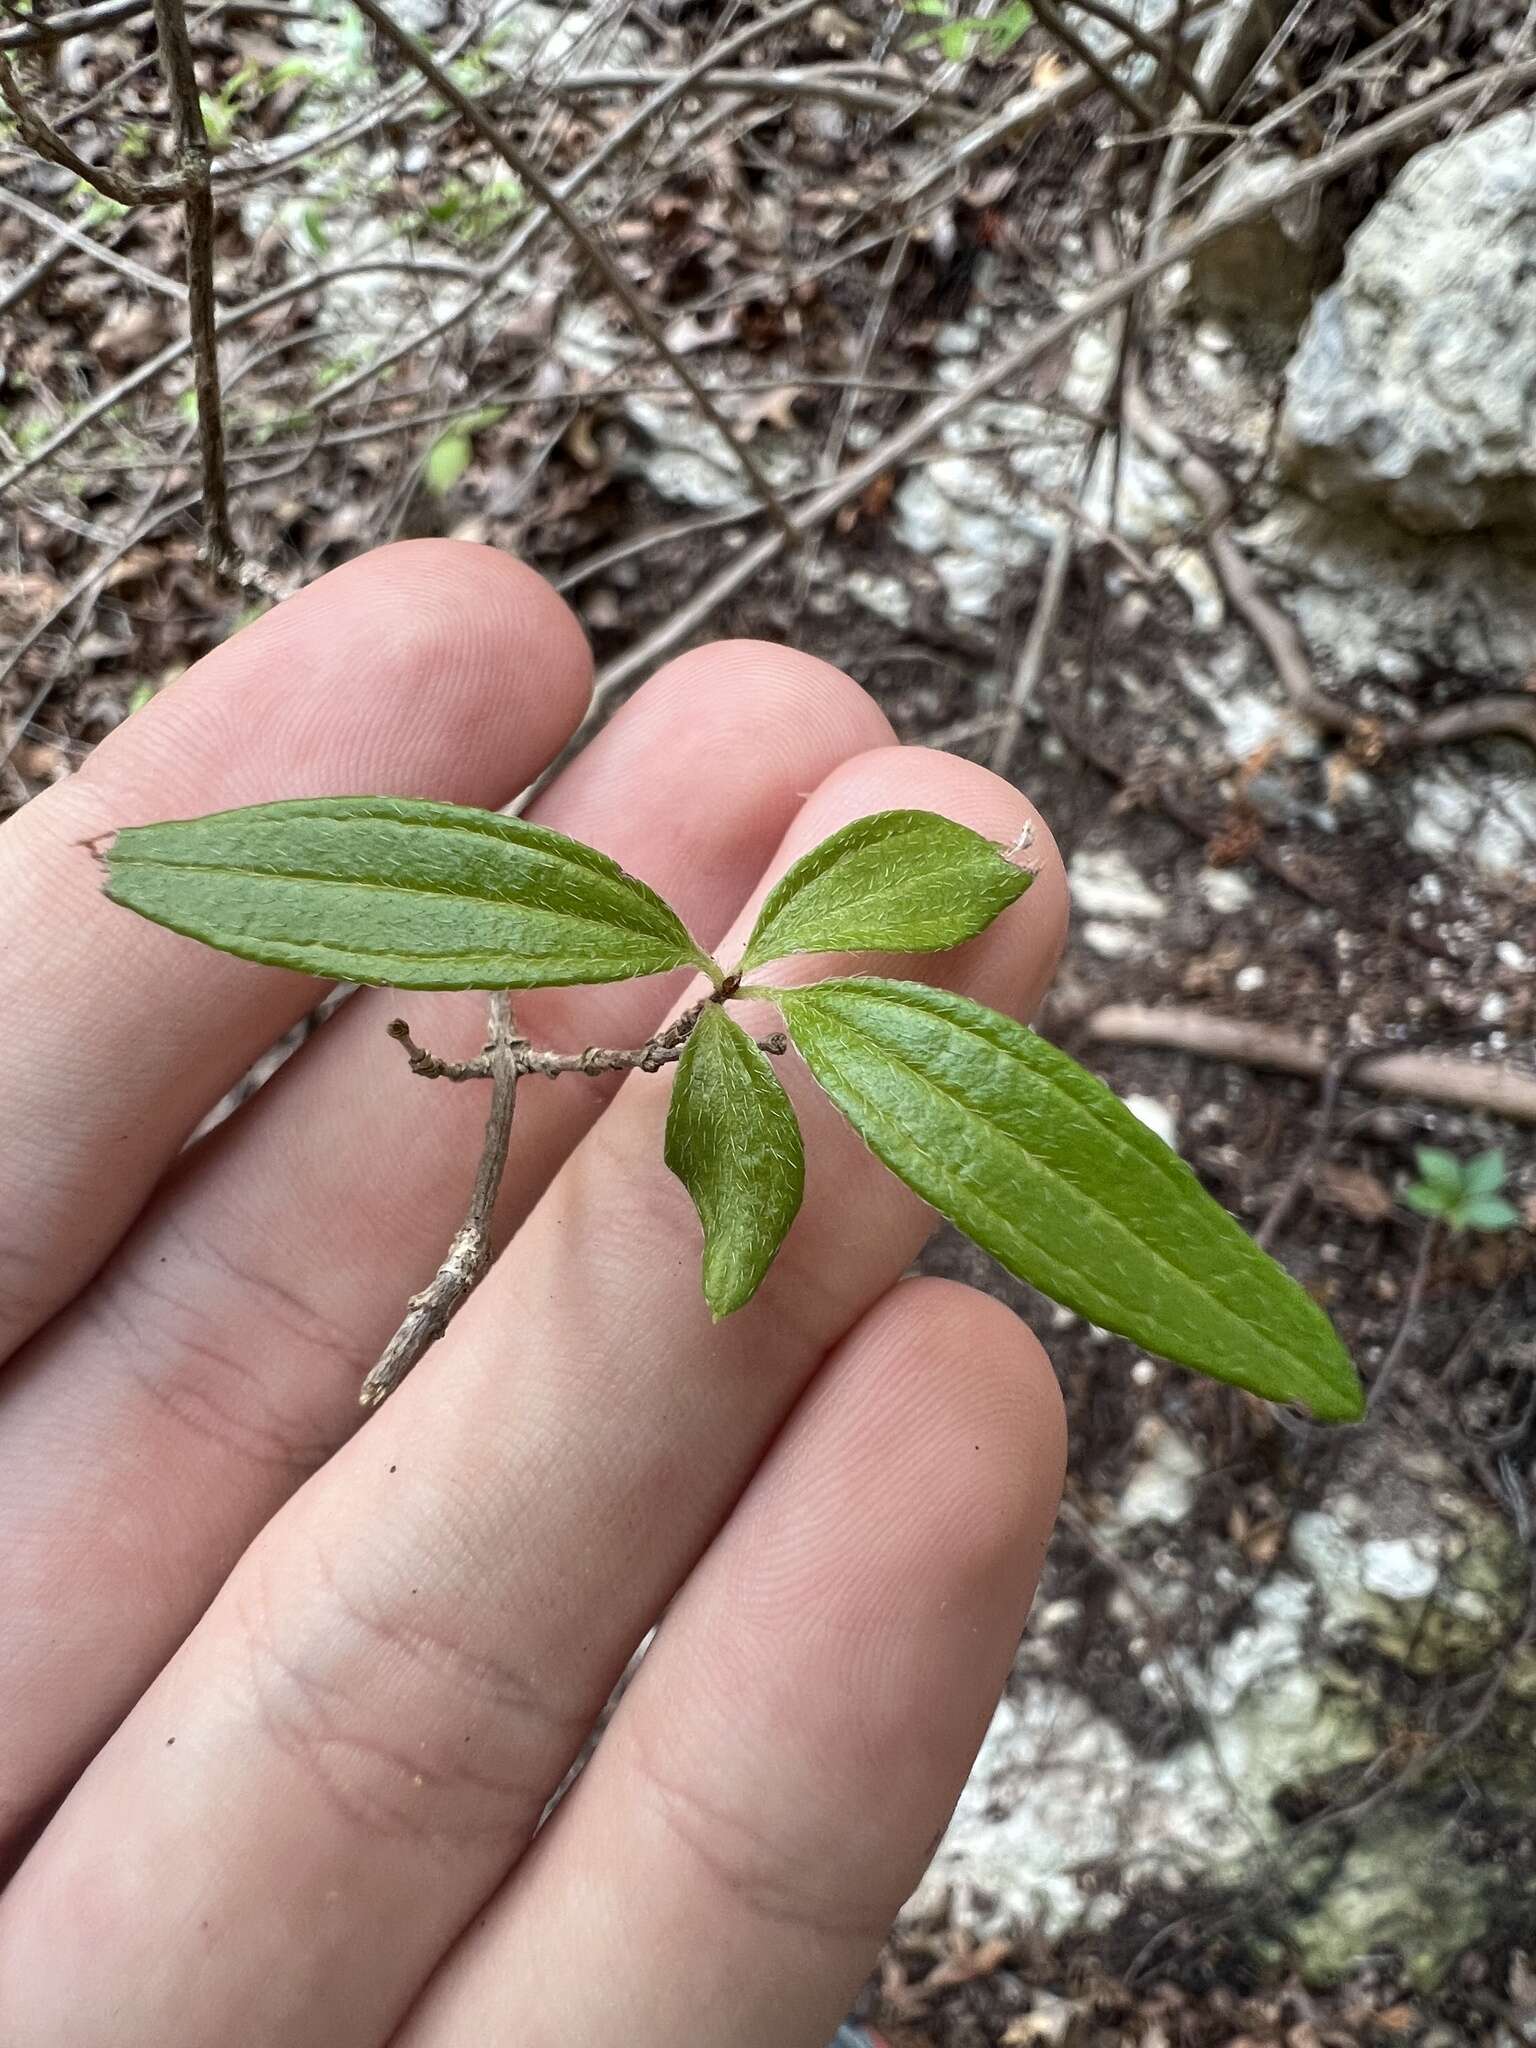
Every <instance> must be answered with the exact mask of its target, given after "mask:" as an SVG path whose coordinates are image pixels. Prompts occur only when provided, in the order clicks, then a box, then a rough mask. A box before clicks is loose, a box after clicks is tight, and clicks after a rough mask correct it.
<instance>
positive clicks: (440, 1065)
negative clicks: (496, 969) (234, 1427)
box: [358, 992, 789, 1408]
mask: <svg viewBox="0 0 1536 2048" xmlns="http://www.w3.org/2000/svg"><path fill="white" fill-rule="evenodd" d="M711 1000H713V999H712V998H710V997H707V996H706V997H705V998H704V999H703V1000H702V1001H700V1002H697V1003H693V1004H691V1005H690V1007H689V1008H688V1009H686V1010H684V1011H682V1012H681V1013H680V1014H679V1015H678V1016H677V1017H675V1018H674V1019H673V1020H672V1022H671V1023H670V1024H668V1025H667V1026H666V1027H665V1028H664V1029H663V1030H661V1031H658V1032H657V1034H656V1036H655V1037H654V1038H652V1039H649V1040H648V1041H647V1042H646V1044H644V1045H639V1046H635V1047H633V1048H630V1049H626V1050H623V1051H620V1050H617V1049H615V1048H613V1047H609V1046H600V1045H590V1046H588V1047H587V1048H586V1050H585V1051H584V1052H546V1051H544V1050H543V1049H541V1048H538V1047H534V1046H531V1045H530V1044H529V1043H528V1041H527V1040H526V1039H525V1038H520V1037H519V1036H518V1035H517V1031H516V1028H515V1026H514V1024H513V1021H512V998H511V996H510V995H508V994H506V993H505V992H502V993H499V994H497V995H493V996H492V997H491V1029H490V1037H489V1039H488V1041H487V1044H486V1048H485V1051H484V1052H483V1053H481V1054H479V1055H478V1056H477V1057H476V1058H475V1059H471V1060H444V1059H439V1058H438V1056H437V1055H436V1054H435V1053H430V1052H428V1051H427V1049H426V1047H425V1046H421V1045H418V1044H417V1043H416V1041H415V1039H414V1038H412V1036H411V1033H410V1027H409V1025H407V1024H406V1023H405V1021H404V1020H403V1018H399V1017H397V1018H396V1019H395V1021H394V1022H393V1023H392V1024H391V1025H390V1026H389V1035H390V1037H391V1038H393V1039H396V1040H398V1041H399V1043H400V1044H401V1045H402V1046H404V1048H405V1052H406V1059H407V1062H408V1064H409V1066H410V1069H411V1072H412V1073H413V1074H419V1075H420V1076H421V1078H422V1079H423V1080H425V1081H489V1082H490V1083H491V1108H490V1114H489V1116H488V1117H487V1119H486V1125H485V1144H484V1147H483V1149H482V1151H481V1154H480V1168H479V1171H478V1172H477V1173H476V1175H475V1187H474V1193H473V1194H472V1195H471V1197H470V1203H469V1214H468V1215H467V1216H466V1217H465V1219H464V1221H463V1223H462V1224H461V1225H460V1226H459V1229H458V1231H457V1232H456V1233H455V1236H454V1240H453V1242H452V1244H451V1245H450V1246H449V1247H448V1254H447V1257H446V1258H445V1259H444V1260H443V1263H442V1264H441V1265H440V1266H439V1267H438V1269H437V1271H436V1273H435V1274H434V1275H433V1276H432V1279H431V1280H430V1281H429V1282H428V1284H427V1285H426V1286H425V1287H424V1288H423V1289H422V1291H421V1293H420V1294H413V1295H412V1296H411V1300H410V1309H409V1313H408V1314H407V1316H406V1318H405V1320H404V1322H403V1323H402V1324H401V1325H400V1327H399V1329H398V1330H397V1331H396V1332H395V1334H394V1336H393V1337H391V1338H390V1340H389V1343H388V1344H387V1345H386V1346H385V1347H384V1351H383V1354H382V1356H381V1357H380V1359H379V1362H378V1364H377V1365H376V1366H375V1367H374V1368H373V1370H372V1372H370V1373H369V1375H368V1377H367V1379H365V1380H364V1381H363V1387H362V1392H361V1393H360V1394H359V1396H358V1400H359V1402H360V1403H361V1405H362V1406H363V1407H364V1408H376V1407H377V1406H378V1405H379V1403H380V1402H381V1401H382V1400H384V1399H385V1398H386V1397H387V1396H388V1395H389V1394H391V1393H392V1392H393V1391H394V1389H395V1388H396V1387H397V1386H399V1384H400V1382H401V1380H403V1379H404V1378H405V1376H406V1374H407V1373H408V1372H409V1371H410V1370H411V1368H412V1366H414V1365H416V1364H418V1363H419V1362H420V1360H421V1359H422V1358H423V1357H424V1356H425V1354H426V1353H427V1352H428V1351H429V1350H430V1349H431V1347H432V1346H433V1345H434V1344H435V1343H436V1342H437V1340H438V1338H439V1337H441V1336H442V1334H443V1332H444V1331H445V1330H446V1329H447V1327H448V1325H449V1323H450V1322H451V1321H452V1320H453V1318H454V1317H455V1316H456V1315H457V1314H458V1312H459V1310H460V1309H461V1308H462V1307H463V1305H464V1303H465V1302H466V1301H467V1300H468V1298H469V1296H470V1295H471V1294H472V1293H473V1292H474V1290H475V1288H476V1287H478V1286H479V1284H480V1282H481V1280H482V1279H483V1278H484V1277H485V1275H486V1273H487V1272H488V1271H489V1270H490V1265H491V1216H492V1212H493V1211H494V1209H495V1207H496V1196H497V1192H498V1191H499V1189H500V1187H501V1177H502V1174H503V1173H504V1172H505V1170H506V1164H507V1149H508V1145H509V1143H510V1141H511V1135H512V1116H513V1111H514V1110H515V1108H516V1106H517V1084H518V1082H519V1081H520V1080H521V1079H522V1077H523V1076H524V1075H525V1074H543V1075H546V1076H548V1077H549V1078H551V1079H553V1078H555V1077H556V1076H558V1075H560V1074H622V1073H630V1072H633V1071H636V1070H638V1071H639V1072H641V1073H645V1074H654V1073H657V1072H658V1071H659V1070H660V1069H661V1068H662V1067H665V1066H670V1065H671V1064H672V1063H673V1062H674V1061H676V1060H679V1059H681V1058H682V1054H683V1047H684V1046H685V1045H686V1044H687V1042H688V1040H689V1038H690V1037H691V1036H692V1035H693V1029H694V1026H695V1025H696V1024H697V1023H698V1021H699V1018H700V1016H701V1015H702V1013H703V1010H704V1007H705V1004H706V1003H707V1002H709V1001H711ZM757 1043H758V1045H759V1046H760V1047H761V1048H762V1050H763V1051H764V1052H767V1053H784V1052H787V1051H788V1049H789V1040H788V1038H787V1037H786V1036H785V1034H784V1033H783V1032H782V1031H777V1032H772V1033H770V1034H769V1035H768V1036H767V1037H765V1038H760V1039H758V1041H757Z"/></svg>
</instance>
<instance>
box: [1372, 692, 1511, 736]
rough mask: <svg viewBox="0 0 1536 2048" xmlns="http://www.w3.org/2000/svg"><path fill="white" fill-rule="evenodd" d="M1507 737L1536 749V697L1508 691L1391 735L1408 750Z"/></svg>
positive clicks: (1434, 714)
mask: <svg viewBox="0 0 1536 2048" xmlns="http://www.w3.org/2000/svg"><path fill="white" fill-rule="evenodd" d="M1500 734H1502V735H1504V736H1505V737H1508V738H1512V739H1521V740H1525V741H1526V742H1527V743H1528V744H1529V745H1530V746H1533V747H1536V697H1528V696H1526V695H1525V694H1524V693H1523V692H1517V691H1506V692H1504V693H1503V694H1498V693H1496V694H1495V695H1493V696H1491V697H1474V698H1473V699H1472V701H1471V702H1470V703H1468V704H1453V705H1451V707H1450V708H1449V709H1448V710H1446V711H1436V712H1432V713H1431V714H1430V716H1429V717H1428V718H1420V719H1417V720H1415V722H1414V723H1413V724H1412V725H1411V726H1409V727H1408V728H1407V730H1406V731H1405V732H1403V733H1401V734H1400V735H1399V734H1393V735H1390V738H1391V740H1392V741H1393V742H1394V743H1395V744H1397V745H1399V746H1405V747H1444V746H1450V745H1452V744H1453V743H1454V742H1456V741H1458V740H1484V739H1491V738H1494V737H1495V736H1496V735H1500Z"/></svg>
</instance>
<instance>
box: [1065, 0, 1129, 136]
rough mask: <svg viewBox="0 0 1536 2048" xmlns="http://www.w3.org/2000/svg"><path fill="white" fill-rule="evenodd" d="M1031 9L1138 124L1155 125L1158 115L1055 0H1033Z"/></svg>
mask: <svg viewBox="0 0 1536 2048" xmlns="http://www.w3.org/2000/svg"><path fill="white" fill-rule="evenodd" d="M1034 11H1035V13H1036V14H1037V15H1038V16H1039V17H1040V19H1041V21H1042V22H1044V24H1045V26H1046V27H1047V28H1048V29H1049V30H1050V32H1051V34H1052V35H1053V36H1054V37H1055V38H1056V40H1057V42H1058V43H1060V44H1061V46H1062V48H1063V49H1065V50H1066V51H1067V52H1068V53H1069V54H1070V55H1071V56H1073V57H1075V58H1076V59H1077V61H1078V63H1079V64H1081V65H1083V66H1084V67H1085V68H1086V69H1087V70H1089V71H1091V72H1092V73H1093V75H1094V77H1095V78H1096V79H1097V80H1098V81H1099V83H1100V85H1102V86H1103V88H1104V90H1105V91H1106V92H1107V93H1108V94H1109V96H1110V98H1111V99H1115V100H1118V101H1119V102H1120V104H1121V106H1122V107H1124V108H1125V110H1126V112H1127V113H1128V114H1129V115H1130V117H1131V119H1132V120H1133V121H1134V122H1135V123H1136V125H1137V127H1138V128H1155V127H1156V126H1157V115H1156V114H1155V113H1154V112H1153V110H1152V108H1151V107H1149V106H1148V105H1147V102H1146V101H1145V100H1144V99H1143V98H1142V96H1141V94H1140V93H1139V92H1138V91H1137V90H1136V88H1135V86H1133V85H1128V84H1127V83H1126V81H1125V80H1124V79H1123V78H1121V77H1120V75H1119V73H1118V72H1117V71H1116V70H1115V68H1114V66H1113V65H1112V64H1107V63H1106V62H1105V61H1104V59H1103V58H1102V57H1101V56H1100V55H1099V53H1098V51H1097V50H1096V49H1095V48H1094V47H1093V45H1092V43H1090V42H1089V41H1088V39H1087V37H1086V36H1082V35H1079V34H1078V32H1077V30H1076V29H1075V28H1074V27H1073V26H1072V24H1071V22H1069V21H1068V20H1067V18H1066V16H1065V15H1064V14H1063V13H1062V11H1061V9H1060V8H1059V7H1058V6H1057V5H1056V0H1034Z"/></svg>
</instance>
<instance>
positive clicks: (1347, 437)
mask: <svg viewBox="0 0 1536 2048" xmlns="http://www.w3.org/2000/svg"><path fill="white" fill-rule="evenodd" d="M1533 276H1536V111H1532V110H1529V109H1521V110H1518V111H1516V112H1514V113H1509V114H1505V115H1503V116H1501V117H1500V118H1499V119H1498V120H1495V121H1489V122H1487V123H1486V124H1485V125H1484V126H1483V127H1481V128H1475V129H1473V130H1472V131H1471V132H1470V133H1469V134H1466V135H1461V136H1457V137H1455V138H1453V139H1452V140H1451V141H1448V142H1442V143H1438V144H1436V145H1435V146H1434V147H1433V148H1430V149H1426V150H1424V151H1422V152H1421V154H1420V155H1418V156H1416V157H1415V158H1414V160H1413V161H1412V163H1410V164H1409V166H1408V168H1407V169H1406V170H1405V171H1404V172H1403V173H1402V175H1401V176H1400V177H1399V178H1398V180H1397V182H1396V183H1395V184H1394V185H1393V187H1392V189H1391V191H1390V192H1389V193H1388V194H1387V196H1386V198H1385V199H1383V200H1382V201H1381V203H1380V205H1379V206H1377V208H1376V209H1375V211H1374V212H1373V213H1372V214H1371V216H1370V218H1369V219H1368V220H1367V221H1366V222H1365V224H1364V226H1363V227H1361V228H1360V229H1359V230H1358V231H1357V232H1356V234H1355V235H1354V237H1353V239H1352V240H1351V242H1350V245H1349V250H1348V254H1347V257H1346V260H1345V266H1344V274H1343V276H1342V277H1341V278H1340V280H1339V282H1338V283H1337V284H1336V285H1333V286H1331V287H1330V288H1329V289H1328V290H1327V291H1326V292H1324V293H1323V295H1322V297H1321V298H1320V299H1319V300H1318V302H1317V304H1316V306H1315V307H1314V308H1313V311H1312V317H1311V319H1310V320H1309V321H1308V323H1307V327H1306V330H1305V332H1304V333H1303V335H1302V339H1301V344H1300V346H1299V348H1298V350H1297V352H1296V355H1295V356H1294V358H1293V359H1292V362H1291V365H1290V369H1289V372H1288V373H1287V388H1286V401H1285V410H1284V414H1283V416H1282V421H1281V453H1282V458H1283V460H1284V461H1285V463H1286V464H1287V466H1288V468H1289V469H1290V470H1291V472H1292V473H1293V474H1294V475H1295V476H1296V477H1297V478H1298V480H1299V481H1301V482H1302V483H1303V484H1304V485H1305V487H1306V488H1307V489H1308V490H1309V491H1310V492H1311V493H1312V494H1313V495H1314V496H1316V497H1319V498H1322V499H1324V500H1327V501H1331V502H1335V503H1339V504H1345V505H1363V504H1375V505H1379V506H1382V507H1384V508H1385V509H1386V510H1387V511H1388V512H1389V513H1390V514H1391V516H1392V517H1393V518H1394V519H1396V520H1397V521H1398V522H1399V523H1400V524H1401V525H1403V526H1405V527H1408V528H1409V529H1411V530H1412V531H1414V532H1417V533H1430V534H1439V533H1468V532H1472V531H1474V530H1475V529H1478V528H1483V527H1494V528H1501V529H1505V530H1508V529H1515V528H1520V527H1522V526H1526V527H1529V526H1530V525H1531V524H1532V523H1533V522H1536V291H1533V290H1532V289H1531V280H1532V278H1533Z"/></svg>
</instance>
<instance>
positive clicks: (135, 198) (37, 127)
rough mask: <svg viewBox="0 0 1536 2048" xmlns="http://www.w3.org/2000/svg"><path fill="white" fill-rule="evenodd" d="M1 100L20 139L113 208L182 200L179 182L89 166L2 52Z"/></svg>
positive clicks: (176, 179) (97, 165)
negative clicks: (46, 115) (25, 87)
mask: <svg viewBox="0 0 1536 2048" xmlns="http://www.w3.org/2000/svg"><path fill="white" fill-rule="evenodd" d="M0 99H3V100H4V101H5V104H6V105H7V106H8V107H9V108H10V110H11V113H12V115H13V116H14V117H15V121H16V126H17V127H18V128H19V129H20V131H21V139H22V141H23V142H25V143H26V144H27V146H28V148H29V149H35V150H36V151H37V154H38V155H39V156H41V157H46V158H47V159H48V161H49V162H50V163H55V164H58V165H59V166H60V167H61V168H62V169H64V170H66V171H73V172H74V174H75V176H76V177H77V178H79V179H80V180H82V182H83V183H85V184H87V185H89V186H91V188H92V189H93V190H94V191H97V192H99V193H100V194H101V195H102V197H103V198H104V199H110V200H111V201H112V203H113V205H114V206H165V205H169V204H171V203H172V202H173V201H175V200H178V199H180V197H181V195H182V184H181V180H180V178H153V179H151V178H130V177H128V176H127V175H126V174H125V173H124V172H121V171H114V170H111V169H108V168H104V167H103V166H102V165H101V164H93V163H90V162H88V161H87V160H86V158H84V157H83V156H81V154H80V152H79V151H78V150H77V149H73V148H71V146H70V145H69V143H67V142H66V141H65V140H64V138H63V136H62V135H59V134H57V133H55V131H54V130H53V129H52V128H50V127H49V126H48V123H47V122H46V121H45V120H44V119H43V117H42V115H41V114H39V113H38V112H37V110H36V108H35V107H34V106H33V105H32V102H31V101H30V100H29V99H28V98H27V96H26V94H25V93H24V92H23V91H22V89H21V84H20V81H19V80H18V78H17V76H16V73H15V70H14V68H13V66H12V64H11V60H10V58H9V57H7V56H6V55H5V53H4V51H3V50H0Z"/></svg>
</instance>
